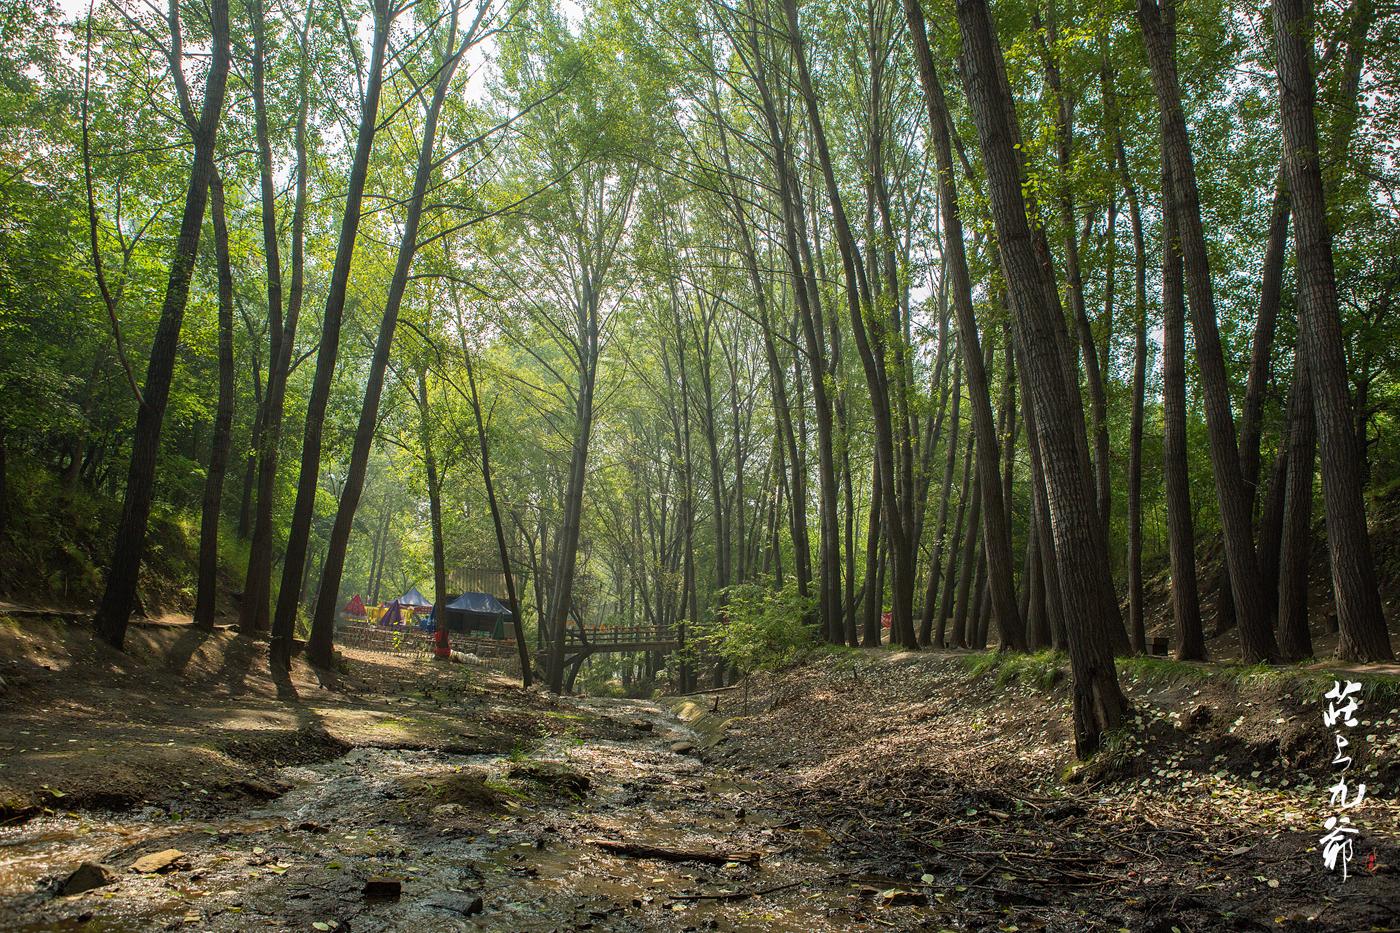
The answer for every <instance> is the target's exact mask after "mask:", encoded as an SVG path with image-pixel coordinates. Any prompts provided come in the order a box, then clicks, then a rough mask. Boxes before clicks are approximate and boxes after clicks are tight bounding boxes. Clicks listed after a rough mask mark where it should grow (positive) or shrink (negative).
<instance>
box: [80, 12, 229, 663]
mask: <svg viewBox="0 0 1400 933" xmlns="http://www.w3.org/2000/svg"><path fill="white" fill-rule="evenodd" d="M171 21H172V26H173V27H174V30H175V34H174V35H172V36H171V39H172V41H179V35H178V32H179V26H178V20H176V19H175V17H172V18H171ZM209 22H210V30H211V37H212V38H211V43H210V44H211V52H212V54H211V58H210V63H209V70H208V73H207V75H206V77H205V84H204V102H203V104H202V106H201V110H200V115H199V122H198V124H197V126H196V127H195V132H194V134H193V135H194V165H193V167H192V168H191V169H190V181H189V187H188V188H187V189H186V192H185V205H184V210H183V213H182V215H181V218H180V232H179V235H178V237H177V239H176V241H175V251H174V255H173V256H172V258H171V262H170V271H169V276H168V277H167V279H166V285H165V299H164V301H163V302H162V304H161V310H160V318H159V321H158V323H157V324H156V334H155V339H154V340H153V341H152V343H151V355H150V360H149V362H148V364H147V367H146V381H145V383H144V385H143V387H142V392H141V403H140V405H139V406H138V408H137V412H136V433H135V436H134V437H133V439H132V443H131V462H130V465H129V467H128V470H127V477H126V490H125V495H124V496H123V499H122V512H121V519H120V520H119V522H118V525H117V532H116V536H115V538H114V542H113V549H112V560H111V563H110V564H109V565H108V570H107V581H106V586H105V588H104V591H103V593H102V600H101V602H100V604H99V605H98V609H97V615H96V617H95V618H94V620H93V624H94V626H95V627H96V629H97V633H98V636H99V637H101V638H102V640H103V641H105V642H107V643H108V644H109V645H111V646H112V647H114V648H117V649H120V648H121V647H122V646H123V644H124V643H125V640H126V627H127V622H128V620H129V619H130V617H131V610H132V607H133V606H134V605H135V602H136V583H137V577H138V575H139V573H140V569H141V558H142V557H143V556H144V554H145V550H146V531H147V523H148V522H149V520H150V515H151V500H152V497H153V494H154V490H155V472H156V458H157V457H158V456H159V454H160V432H161V426H162V424H163V422H164V420H165V408H166V404H167V403H168V402H169V400H170V383H171V380H172V377H173V375H174V371H175V356H176V354H177V352H178V350H179V342H180V325H181V323H182V322H183V320H184V316H185V305H186V304H187V302H188V300H189V293H190V279H191V277H192V276H193V274H194V265H195V258H196V256H197V254H198V252H199V236H200V232H201V229H202V228H203V226H204V208H205V203H206V201H207V199H208V194H209V178H210V176H211V175H212V174H213V172H214V147H215V143H216V140H217V137H218V130H219V117H220V115H221V114H222V112H223V105H224V88H225V86H226V84H227V80H228V65H229V25H228V0H211V2H210V6H209Z"/></svg>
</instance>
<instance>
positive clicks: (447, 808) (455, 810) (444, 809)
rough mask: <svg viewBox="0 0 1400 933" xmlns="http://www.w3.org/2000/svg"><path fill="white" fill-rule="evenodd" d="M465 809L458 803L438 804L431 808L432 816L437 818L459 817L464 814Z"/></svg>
mask: <svg viewBox="0 0 1400 933" xmlns="http://www.w3.org/2000/svg"><path fill="white" fill-rule="evenodd" d="M466 809H467V808H466V807H464V806H462V805H461V804H460V803H440V804H438V805H437V806H435V807H433V816H436V817H439V818H448V817H454V816H461V815H462V814H463V813H465V812H466Z"/></svg>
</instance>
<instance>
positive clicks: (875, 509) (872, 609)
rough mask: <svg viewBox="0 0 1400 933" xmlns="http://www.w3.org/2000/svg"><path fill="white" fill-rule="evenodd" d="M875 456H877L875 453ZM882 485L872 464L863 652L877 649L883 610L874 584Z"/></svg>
mask: <svg viewBox="0 0 1400 933" xmlns="http://www.w3.org/2000/svg"><path fill="white" fill-rule="evenodd" d="M875 456H876V457H877V458H878V457H879V456H880V454H879V451H876V452H875ZM883 483H884V478H883V474H882V473H881V471H880V464H878V463H872V464H871V468H870V513H869V515H867V516H866V528H865V578H864V589H865V600H864V603H863V605H862V607H861V616H862V620H863V625H862V632H863V638H862V643H863V644H864V645H865V647H867V648H878V647H879V646H880V611H881V609H882V608H883V605H882V603H883V600H882V597H883V596H884V594H883V593H882V592H880V587H879V585H878V583H877V577H878V575H879V567H880V527H881V522H880V514H881V511H882V506H883V503H884V498H885V493H884V490H883V489H882V488H881V487H882V485H883Z"/></svg>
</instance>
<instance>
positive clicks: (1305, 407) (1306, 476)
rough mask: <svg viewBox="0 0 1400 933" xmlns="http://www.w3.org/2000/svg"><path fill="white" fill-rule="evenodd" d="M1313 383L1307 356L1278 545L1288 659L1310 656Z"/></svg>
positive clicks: (1296, 379) (1291, 427) (1295, 396)
mask: <svg viewBox="0 0 1400 933" xmlns="http://www.w3.org/2000/svg"><path fill="white" fill-rule="evenodd" d="M1311 382H1312V380H1311V379H1310V378H1309V373H1308V366H1307V352H1306V350H1304V351H1302V352H1301V353H1300V354H1299V355H1298V356H1296V357H1295V360H1294V373H1293V389H1292V393H1291V396H1290V398H1289V403H1288V446H1287V448H1286V449H1285V450H1283V451H1281V452H1280V453H1279V457H1280V458H1287V463H1288V465H1287V467H1286V468H1285V474H1284V475H1285V477H1286V480H1285V483H1284V485H1285V492H1284V505H1283V527H1282V534H1281V539H1282V540H1281V543H1280V545H1279V570H1280V572H1279V575H1278V639H1279V653H1280V655H1281V656H1282V657H1283V659H1284V660H1287V661H1301V660H1303V659H1304V658H1309V657H1312V653H1313V649H1312V633H1311V632H1310V631H1309V629H1308V576H1309V574H1308V564H1309V562H1310V560H1309V559H1310V558H1311V557H1312V506H1313V471H1314V466H1315V463H1316V453H1317V434H1316V431H1315V427H1314V423H1313V419H1314V417H1315V416H1314V413H1313V396H1312V386H1311Z"/></svg>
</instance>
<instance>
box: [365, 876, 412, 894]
mask: <svg viewBox="0 0 1400 933" xmlns="http://www.w3.org/2000/svg"><path fill="white" fill-rule="evenodd" d="M402 893H403V882H402V881H400V880H399V879H398V878H382V877H376V878H368V879H366V880H365V887H364V895H365V897H387V898H394V897H398V896H399V895H400V894H402Z"/></svg>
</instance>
